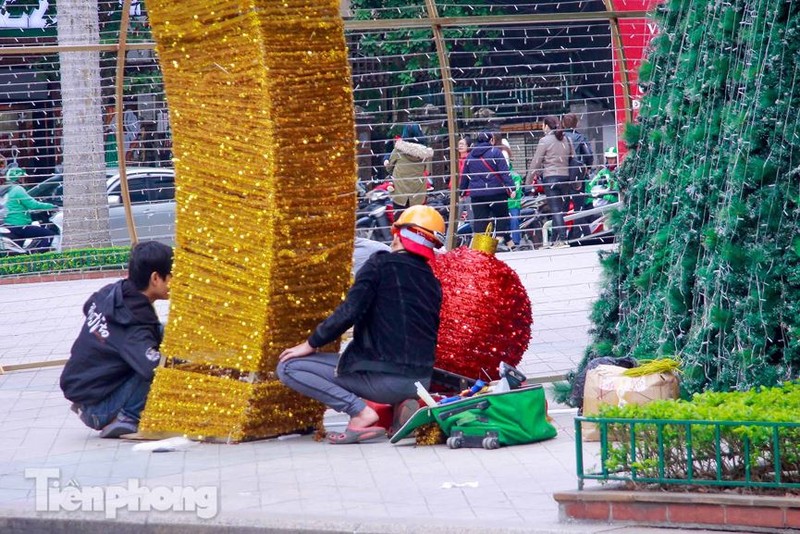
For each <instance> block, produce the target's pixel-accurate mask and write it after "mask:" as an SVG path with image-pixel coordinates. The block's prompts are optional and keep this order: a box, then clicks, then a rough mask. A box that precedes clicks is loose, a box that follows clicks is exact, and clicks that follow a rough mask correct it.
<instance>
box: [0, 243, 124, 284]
mask: <svg viewBox="0 0 800 534" xmlns="http://www.w3.org/2000/svg"><path fill="white" fill-rule="evenodd" d="M129 255H130V248H128V247H111V248H90V249H75V250H66V251H63V252H45V253H43V254H26V255H20V256H8V257H5V258H0V277H5V276H21V275H26V274H35V273H58V272H65V271H86V270H105V269H124V268H126V267H127V265H128V257H129Z"/></svg>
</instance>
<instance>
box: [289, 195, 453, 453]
mask: <svg viewBox="0 0 800 534" xmlns="http://www.w3.org/2000/svg"><path fill="white" fill-rule="evenodd" d="M444 230H445V225H444V220H443V219H442V216H441V215H439V213H438V212H437V211H436V210H435V209H433V208H431V207H430V206H412V207H410V208H408V209H407V210H405V211H404V212H403V215H402V216H401V217H400V218H399V219H398V220H397V222H396V223H395V224H394V226H393V228H392V233H393V234H394V240H393V241H392V252H391V253H388V252H377V253H375V254H373V255H372V256H371V257H370V258H369V260H367V262H366V263H365V264H364V266H363V267H362V268H361V270H360V271H358V274H357V275H356V280H355V282H354V283H353V287H351V288H350V291H349V292H348V293H347V297H346V298H345V300H344V302H342V303H341V304H340V305H339V307H337V308H336V310H335V311H334V312H333V313H332V314H331V316H330V317H328V318H327V319H326V320H324V321H323V322H321V323H320V324H319V326H317V328H316V329H315V330H314V332H313V333H312V334H311V336H309V338H308V340H306V341H305V342H303V343H301V344H300V345H297V346H295V347H292V348H289V349H286V350H284V351H283V352H282V353H281V355H280V363H279V364H278V369H277V372H278V377H279V378H280V380H281V382H283V383H284V384H286V385H287V386H289V387H290V388H292V389H294V390H295V391H299V392H300V393H303V394H304V395H307V396H309V397H311V398H314V399H317V400H318V401H320V402H323V403H325V404H327V405H328V406H330V407H331V408H333V409H335V410H337V411H340V412H346V413H347V414H348V415H350V423H349V424H348V425H347V429H346V430H345V431H344V432H341V433H332V434H330V435H329V436H328V440H329V441H330V442H331V443H336V444H338V443H358V442H360V441H365V440H370V439H373V438H377V437H381V436H385V435H386V429H385V428H382V427H379V426H375V423H377V422H378V414H377V413H376V412H375V410H373V409H372V408H371V407H369V406H368V405H367V404H366V402H364V399H367V400H370V401H373V402H379V403H383V404H394V405H395V413H396V416H395V419H396V422H395V424H394V425H393V426H394V427H395V430H397V429H398V428H399V425H400V424H402V423H403V422H404V421H402V420H401V418H405V417H407V416H410V415H411V414H413V413H414V411H415V410H416V408H417V406H418V405H417V401H416V400H414V397H416V388H415V386H414V382H416V381H419V382H421V383H422V384H423V385H424V386H425V387H428V386H429V385H430V379H431V375H432V374H433V363H434V359H435V355H436V339H437V334H438V330H439V309H440V307H441V303H442V289H441V285H440V284H439V281H438V280H437V279H436V277H435V276H434V274H433V270H432V269H431V266H430V265H429V263H428V262H429V261H430V260H431V259H433V257H434V252H433V249H434V248H438V247H440V246H442V244H443V239H444V237H443V235H442V234H443V233H444ZM351 326H354V327H355V328H354V329H353V341H352V342H350V344H349V345H348V346H347V348H346V349H345V350H344V352H343V353H342V355H341V356H340V355H339V354H335V353H324V352H317V351H318V349H319V348H320V347H322V346H324V345H327V344H328V343H331V342H332V341H334V340H336V339H338V338H339V336H341V335H342V334H343V333H344V332H345V331H346V330H347V329H348V328H350V327H351Z"/></svg>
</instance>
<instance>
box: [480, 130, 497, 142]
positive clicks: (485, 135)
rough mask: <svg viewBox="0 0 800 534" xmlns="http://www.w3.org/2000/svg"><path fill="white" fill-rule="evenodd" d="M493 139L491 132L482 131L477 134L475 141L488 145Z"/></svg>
mask: <svg viewBox="0 0 800 534" xmlns="http://www.w3.org/2000/svg"><path fill="white" fill-rule="evenodd" d="M493 137H494V134H493V133H492V132H487V131H483V132H481V133H479V134H478V138H477V141H478V142H479V143H489V142H491V140H492V138H493Z"/></svg>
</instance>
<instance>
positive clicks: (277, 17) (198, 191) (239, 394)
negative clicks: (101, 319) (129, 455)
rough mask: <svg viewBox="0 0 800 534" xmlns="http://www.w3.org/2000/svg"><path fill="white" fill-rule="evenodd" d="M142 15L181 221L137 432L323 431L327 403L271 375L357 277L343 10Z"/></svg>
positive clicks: (299, 4) (224, 2)
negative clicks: (153, 47) (160, 360)
mask: <svg viewBox="0 0 800 534" xmlns="http://www.w3.org/2000/svg"><path fill="white" fill-rule="evenodd" d="M147 7H148V12H149V15H150V21H151V24H152V27H153V34H154V35H155V37H156V41H157V47H158V53H159V57H160V60H161V67H162V70H163V73H164V84H165V90H166V94H167V101H168V104H169V108H170V118H171V121H172V127H173V146H174V148H173V150H174V154H175V169H176V175H177V192H176V198H177V202H178V213H177V248H176V253H175V266H174V270H173V274H174V278H173V280H172V288H171V303H170V316H169V324H168V326H167V332H166V338H165V340H164V343H163V345H162V351H163V353H164V354H165V355H166V356H167V358H168V360H167V367H166V368H161V369H159V370H158V371H157V372H156V378H155V381H154V384H153V388H152V390H151V392H150V396H149V398H148V402H147V406H146V409H145V411H144V413H143V416H142V422H141V425H140V429H141V431H142V432H145V433H147V432H154V433H155V432H177V433H181V434H188V435H190V436H199V437H203V438H221V439H231V440H234V441H239V440H242V439H252V438H259V437H265V436H270V435H275V434H279V433H283V432H291V431H294V430H297V429H303V428H307V427H309V426H313V425H314V424H316V423H317V422H318V420H319V418H320V415H321V413H322V407H321V405H319V404H318V403H316V402H312V401H309V400H307V399H305V398H303V397H301V396H299V395H297V394H294V393H293V392H291V391H290V390H288V389H287V388H285V387H283V386H282V385H281V384H280V383H279V382H278V381H277V380H276V379H275V377H274V374H273V371H274V368H275V365H276V364H277V356H278V354H279V353H280V352H281V350H282V349H284V348H286V347H290V346H293V345H295V344H297V343H300V342H302V341H303V340H304V339H305V338H306V336H308V334H309V333H310V332H311V329H312V328H313V327H314V326H315V325H316V324H317V323H318V322H319V321H320V320H322V319H323V318H324V317H325V316H326V315H327V314H329V313H330V312H331V311H332V310H333V309H334V308H335V307H336V306H337V305H338V303H339V302H341V300H342V298H343V296H344V293H345V291H346V290H347V286H348V284H349V279H350V263H351V261H352V259H351V255H352V247H353V220H354V209H355V201H354V193H353V192H354V181H355V174H356V171H355V168H356V166H355V145H354V139H355V136H354V122H353V95H352V88H351V85H350V71H349V67H348V62H347V51H346V48H345V41H344V31H343V24H342V21H341V19H340V16H339V2H338V0H313V1H312V0H285V1H284V0H282V1H280V2H277V1H266V0H255V1H243V0H214V1H181V2H175V1H174V0H148V4H147ZM176 360H179V361H182V362H181V363H177V362H176Z"/></svg>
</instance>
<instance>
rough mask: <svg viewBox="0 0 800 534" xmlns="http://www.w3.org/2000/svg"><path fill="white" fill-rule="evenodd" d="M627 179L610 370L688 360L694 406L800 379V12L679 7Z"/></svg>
mask: <svg viewBox="0 0 800 534" xmlns="http://www.w3.org/2000/svg"><path fill="white" fill-rule="evenodd" d="M654 17H655V18H656V20H657V22H658V24H659V32H660V33H659V35H658V36H657V37H656V38H655V39H654V41H653V43H652V49H651V51H650V53H649V55H648V57H647V60H646V61H645V62H644V63H643V65H642V68H641V72H640V79H641V82H642V83H643V84H646V86H647V87H649V91H648V94H647V96H646V97H645V98H644V99H643V101H642V108H641V114H640V116H639V119H638V123H637V124H635V125H629V126H628V128H627V130H626V142H627V143H628V145H629V146H630V148H631V152H630V153H629V154H628V156H627V159H626V160H625V161H624V164H623V165H622V168H621V170H620V175H619V178H620V184H621V188H622V192H623V195H624V199H625V204H626V208H625V209H624V210H623V211H622V212H620V213H618V216H619V217H618V220H617V231H618V242H619V246H618V249H617V250H616V251H615V252H613V253H610V254H607V255H605V256H604V257H603V259H602V264H603V267H604V270H605V273H606V281H605V285H604V288H603V290H602V293H601V297H600V300H599V301H598V302H597V303H596V305H595V307H594V310H593V317H592V318H593V321H594V324H595V329H594V331H593V336H594V339H593V344H592V345H591V346H590V347H589V349H588V350H587V354H586V357H585V359H584V361H583V362H582V363H581V367H584V366H585V365H586V363H587V362H588V361H589V360H590V359H592V358H595V357H598V356H624V355H633V356H636V357H643V358H644V357H646V358H652V357H654V356H658V355H672V354H677V355H679V356H680V357H681V359H682V360H683V362H684V386H685V390H686V392H687V393H692V392H696V391H701V390H705V389H714V390H727V389H747V388H750V387H753V386H757V385H766V384H769V385H772V384H776V383H779V382H782V381H785V380H788V379H792V378H796V377H797V376H798V372H799V371H800V233H798V219H799V218H800V129H799V128H798V114H799V113H800V111H799V110H800V75H799V73H800V70H799V69H798V64H800V34H799V31H798V25H800V1H796V0H795V1H783V0H730V1H725V0H667V1H666V2H665V3H664V4H663V5H662V6H661V7H659V8H658V10H657V11H656V13H655V14H654Z"/></svg>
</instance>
